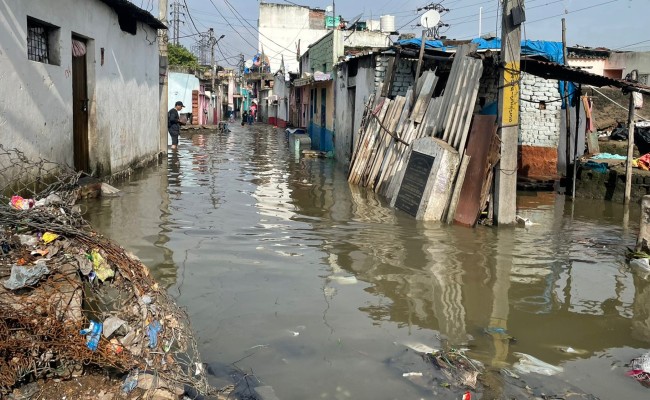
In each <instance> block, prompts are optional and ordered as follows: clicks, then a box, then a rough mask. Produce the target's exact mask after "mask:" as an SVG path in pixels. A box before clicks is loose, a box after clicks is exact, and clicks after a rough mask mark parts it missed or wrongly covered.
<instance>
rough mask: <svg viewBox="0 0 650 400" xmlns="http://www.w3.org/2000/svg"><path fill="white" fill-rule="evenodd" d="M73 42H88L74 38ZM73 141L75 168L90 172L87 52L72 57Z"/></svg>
mask: <svg viewBox="0 0 650 400" xmlns="http://www.w3.org/2000/svg"><path fill="white" fill-rule="evenodd" d="M72 40H73V41H78V42H82V43H83V44H84V50H85V45H86V40H85V39H83V38H80V37H78V36H74V35H73V36H72ZM72 132H73V135H72V140H73V144H74V168H75V169H76V170H77V171H86V172H89V170H90V162H89V156H88V73H87V71H86V52H85V51H83V54H80V55H79V54H78V55H73V56H72Z"/></svg>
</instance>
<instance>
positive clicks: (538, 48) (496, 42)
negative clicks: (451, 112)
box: [397, 38, 575, 108]
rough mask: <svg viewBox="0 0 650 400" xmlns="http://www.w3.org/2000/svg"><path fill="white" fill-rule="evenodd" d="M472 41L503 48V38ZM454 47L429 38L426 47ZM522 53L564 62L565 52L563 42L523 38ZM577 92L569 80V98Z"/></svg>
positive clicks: (415, 43) (484, 46) (484, 47)
mask: <svg viewBox="0 0 650 400" xmlns="http://www.w3.org/2000/svg"><path fill="white" fill-rule="evenodd" d="M421 43H422V39H406V40H399V41H397V44H398V45H399V46H415V47H420V45H421ZM472 43H476V44H477V45H478V49H479V50H501V39H499V38H493V39H483V38H476V39H472ZM451 48H453V46H445V45H444V44H443V43H442V42H441V41H440V40H427V41H426V42H425V49H435V50H441V51H447V50H448V49H451ZM521 54H522V55H525V56H541V57H544V58H546V59H547V60H548V61H552V62H555V63H558V64H564V53H563V50H562V43H561V42H548V41H544V40H522V41H521ZM559 91H560V96H561V97H562V99H564V97H565V95H564V82H563V81H559ZM574 92H575V85H574V84H573V83H572V82H569V99H570V101H572V100H573V93H574ZM564 103H565V102H564V100H562V108H565V104H564Z"/></svg>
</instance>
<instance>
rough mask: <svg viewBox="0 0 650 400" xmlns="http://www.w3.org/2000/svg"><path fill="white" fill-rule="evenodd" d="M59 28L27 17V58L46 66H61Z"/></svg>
mask: <svg viewBox="0 0 650 400" xmlns="http://www.w3.org/2000/svg"><path fill="white" fill-rule="evenodd" d="M58 39H59V28H58V27H56V26H54V25H52V24H48V23H47V22H43V21H39V20H37V19H34V18H31V17H27V58H28V59H30V60H32V61H37V62H42V63H45V64H54V65H61V62H60V59H59V48H58V42H59V40H58Z"/></svg>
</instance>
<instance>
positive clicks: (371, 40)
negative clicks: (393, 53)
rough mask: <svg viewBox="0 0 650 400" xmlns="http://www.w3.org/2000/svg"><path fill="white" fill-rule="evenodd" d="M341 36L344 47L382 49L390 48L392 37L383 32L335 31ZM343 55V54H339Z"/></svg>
mask: <svg viewBox="0 0 650 400" xmlns="http://www.w3.org/2000/svg"><path fill="white" fill-rule="evenodd" d="M335 32H337V33H338V34H339V35H340V39H339V40H342V45H343V47H349V48H354V47H357V48H359V47H363V48H373V47H375V48H382V47H390V46H391V44H392V43H391V41H390V37H389V36H388V35H386V34H384V33H382V32H373V31H339V30H337V31H335ZM339 55H342V54H339Z"/></svg>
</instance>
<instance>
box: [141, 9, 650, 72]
mask: <svg viewBox="0 0 650 400" xmlns="http://www.w3.org/2000/svg"><path fill="white" fill-rule="evenodd" d="M131 1H132V2H134V3H135V4H136V5H138V6H140V7H142V8H144V9H147V10H149V11H150V12H151V13H152V14H154V15H155V16H158V1H157V0H131ZM168 1H169V3H170V7H171V4H172V3H173V2H174V1H175V0H168ZM178 1H179V2H180V3H181V4H183V5H185V4H187V9H186V10H182V11H183V13H184V14H185V15H184V16H183V20H184V24H182V25H181V28H180V31H181V33H180V36H186V37H183V38H181V44H183V45H185V46H186V47H188V48H191V46H192V45H193V44H194V43H195V40H196V38H197V35H196V33H197V30H198V31H199V32H206V31H207V30H208V28H210V27H212V28H214V29H215V32H216V36H217V37H219V36H220V35H222V34H224V35H226V37H225V38H224V39H223V40H221V41H220V42H219V47H220V49H218V50H217V60H218V61H219V64H220V65H224V66H227V65H228V63H232V64H234V63H236V61H237V55H238V54H240V53H243V54H244V56H245V58H246V59H250V58H251V57H252V56H253V54H255V53H256V52H257V40H258V38H257V31H256V27H257V18H258V13H259V1H257V0H236V1H235V0H178ZM520 1H521V2H522V3H523V2H525V7H526V23H525V24H524V29H523V31H522V38H524V39H531V40H552V41H561V40H562V23H561V19H562V17H564V18H566V21H567V22H566V25H567V43H568V45H570V46H572V45H583V46H590V47H598V46H603V47H607V48H610V49H620V50H633V51H650V0H520ZM272 2H273V3H283V4H286V3H294V4H300V5H305V6H309V7H314V8H316V7H318V8H325V7H327V6H328V5H332V3H331V2H330V3H328V2H326V1H319V0H303V1H299V0H296V1H293V2H291V1H272ZM439 3H440V4H442V5H443V6H444V7H446V8H448V9H449V10H450V11H449V12H447V13H445V14H443V16H442V22H444V23H447V24H449V25H450V26H449V28H445V29H446V31H445V29H443V31H444V32H442V31H441V35H445V36H446V37H448V38H450V39H471V38H474V37H477V36H478V33H479V10H480V9H481V7H482V11H481V14H482V19H481V20H482V21H481V26H482V29H481V32H482V33H483V34H486V33H495V32H497V33H499V32H500V28H498V27H497V18H496V17H497V9H500V7H499V6H498V4H499V0H483V1H481V0H443V1H440V2H439ZM428 4H431V3H430V2H425V1H422V0H402V1H400V0H345V1H343V0H339V3H336V4H335V7H336V14H337V15H339V14H340V15H342V16H343V18H344V19H352V18H354V17H356V16H357V15H359V14H362V15H363V17H362V20H365V19H370V18H371V17H372V18H373V19H376V20H379V16H380V15H385V14H389V15H394V16H395V25H396V27H397V28H398V29H399V31H400V32H401V33H405V32H421V29H422V28H421V27H418V26H416V24H417V23H418V22H419V20H420V18H419V16H420V15H421V14H422V13H423V12H424V11H419V12H418V11H417V9H418V8H421V7H424V6H425V5H428ZM190 16H191V19H190ZM192 20H193V21H194V23H192ZM249 24H250V25H249ZM418 36H419V34H418Z"/></svg>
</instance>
